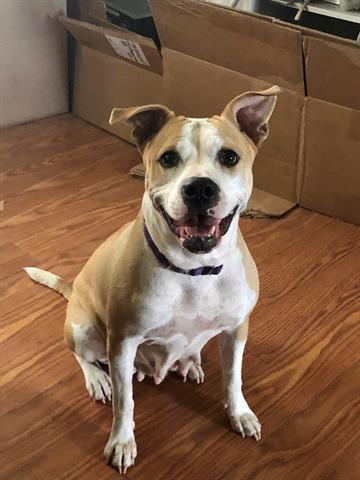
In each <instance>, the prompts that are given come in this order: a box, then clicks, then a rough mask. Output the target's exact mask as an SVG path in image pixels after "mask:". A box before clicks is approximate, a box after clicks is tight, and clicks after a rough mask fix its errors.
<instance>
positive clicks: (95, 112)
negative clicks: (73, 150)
mask: <svg viewBox="0 0 360 480" xmlns="http://www.w3.org/2000/svg"><path fill="white" fill-rule="evenodd" d="M94 1H95V3H96V0H92V2H94ZM98 3H101V2H98ZM151 6H152V9H153V13H154V18H155V22H156V25H157V28H158V32H159V35H160V39H161V41H162V55H163V58H162V59H161V56H160V54H159V52H158V51H157V49H156V47H155V45H154V44H153V42H152V41H151V40H149V39H145V38H144V37H140V36H139V35H136V34H133V33H131V32H127V31H122V30H121V29H120V28H118V27H116V28H113V27H112V26H110V25H107V26H106V27H105V28H104V27H103V25H106V23H105V21H104V19H103V18H101V19H98V20H97V21H96V23H98V26H97V27H96V28H95V29H94V25H91V24H87V23H85V22H78V27H79V29H80V27H81V28H82V29H85V30H86V31H87V34H86V35H85V37H86V38H84V32H83V31H82V35H81V36H80V34H79V29H78V30H77V31H74V23H73V24H72V27H73V28H72V33H73V34H74V36H75V37H76V38H77V40H78V41H79V42H80V43H79V44H78V48H77V59H76V69H75V91H74V105H73V110H74V113H76V114H77V115H79V116H81V117H82V118H84V119H86V120H88V121H90V122H92V123H94V124H96V125H98V126H100V127H102V128H105V129H106V130H108V131H111V132H112V133H114V134H116V135H118V136H120V137H121V138H124V139H125V140H128V141H131V136H130V130H129V128H128V127H126V126H121V127H110V125H108V123H107V122H108V118H109V114H110V111H111V108H112V107H113V106H115V105H116V106H125V107H126V106H134V105H141V104H146V103H164V104H166V105H168V106H169V107H170V108H172V109H174V110H175V111H176V113H179V114H184V115H189V116H195V117H199V116H209V115H213V114H216V113H219V112H220V111H221V110H222V108H223V107H224V106H225V104H226V103H227V102H228V101H229V100H230V99H231V98H232V97H234V96H235V95H237V94H239V93H242V92H243V91H246V90H261V89H263V88H267V87H268V86H270V85H272V84H273V83H277V84H279V85H280V86H282V87H283V88H284V93H283V94H282V95H281V96H280V97H279V101H278V105H277V108H276V110H275V113H274V116H273V118H272V120H271V125H270V137H269V139H268V140H267V141H266V142H265V144H264V146H263V147H262V149H261V151H260V153H259V155H258V157H257V159H256V161H255V165H254V180H255V187H257V188H258V190H259V191H260V192H262V193H261V194H260V196H259V195H257V196H256V195H254V197H255V198H254V201H255V203H256V202H257V201H258V199H259V198H260V197H261V198H262V202H260V201H259V203H258V205H255V210H256V209H258V210H260V211H263V212H264V211H265V213H270V214H271V213H272V214H275V215H278V214H279V213H284V211H286V210H288V209H289V208H291V207H292V206H293V205H294V204H295V202H299V203H300V204H301V205H304V206H307V207H308V208H312V209H314V210H318V211H321V212H322V213H327V214H331V215H335V216H338V217H339V218H342V219H344V220H348V221H352V222H354V223H360V218H359V212H360V206H359V205H354V201H355V200H356V199H358V197H357V196H356V195H354V194H351V195H348V193H349V192H350V190H351V191H352V192H354V191H355V188H354V184H353V183H354V178H355V176H354V173H356V172H354V170H353V169H354V168H356V166H357V164H355V165H354V162H349V160H348V159H347V160H346V162H345V163H344V164H343V177H344V178H345V177H346V178H349V179H350V180H352V182H353V183H352V184H351V188H350V190H349V182H348V183H347V184H346V188H345V184H344V185H343V186H342V185H341V183H340V184H338V183H337V184H336V186H337V190H334V189H333V186H331V185H330V183H329V182H330V179H331V178H332V174H333V170H331V168H330V163H329V162H327V160H326V158H324V157H319V156H318V153H317V151H316V142H317V140H316V139H317V138H318V136H319V139H320V137H321V135H324V131H322V130H321V129H319V128H318V126H317V125H316V124H314V122H315V121H319V120H320V121H321V119H320V118H319V116H317V117H316V119H315V117H314V115H313V114H312V111H310V112H309V111H308V110H307V109H309V108H312V106H309V105H312V104H313V103H314V102H316V100H314V102H309V101H306V102H305V97H304V95H303V94H304V91H305V84H306V83H307V84H308V93H309V95H313V96H314V97H318V98H319V99H321V100H327V101H332V102H334V103H340V104H341V105H344V106H349V105H352V106H354V105H355V106H357V104H356V103H355V99H354V98H355V95H354V93H355V92H354V88H355V87H354V84H352V85H350V88H349V84H346V82H345V79H346V76H347V75H348V74H349V73H351V74H352V75H353V76H355V79H356V78H357V77H356V75H358V74H359V70H358V68H357V66H358V62H359V48H358V47H357V46H354V45H352V44H351V43H350V42H347V44H346V42H341V41H340V42H337V41H332V40H328V39H327V38H328V36H326V35H325V38H326V39H323V37H322V35H321V34H319V33H318V32H316V34H315V35H314V36H313V37H312V36H307V37H304V36H303V34H302V32H300V31H299V30H296V29H295V28H294V27H293V26H287V25H284V24H279V23H275V22H272V21H271V19H270V20H269V19H263V18H258V16H256V15H248V14H245V13H241V12H236V11H232V10H229V9H225V8H222V7H218V6H214V5H209V4H202V3H199V2H195V1H193V0H176V1H168V0H152V2H151ZM94 18H95V16H94ZM63 21H64V23H65V24H67V25H66V26H67V28H69V23H68V22H69V19H64V20H63ZM71 22H74V21H73V20H71ZM195 27H196V28H195ZM69 30H70V28H69ZM95 34H96V35H97V36H98V39H97V41H96V42H95V41H94V36H95ZM99 35H100V37H101V36H102V38H103V40H101V41H100V40H99ZM109 35H111V36H115V37H117V38H120V39H121V38H123V39H125V40H128V41H130V42H136V43H137V44H138V45H139V47H140V48H141V49H142V50H143V52H145V46H146V47H147V48H149V49H150V52H151V55H149V53H148V56H149V57H150V56H151V62H149V65H144V64H139V63H138V62H137V60H138V59H137V57H135V61H134V59H131V58H124V57H122V56H121V55H119V52H116V49H115V50H114V48H113V45H111V42H109V40H108V38H107V36H109ZM104 42H105V43H104ZM106 42H107V43H106ZM349 43H350V44H349ZM108 44H109V45H110V47H109V46H108ZM323 44H325V45H323ZM105 45H106V46H105ZM210 47H211V48H210ZM325 47H327V49H326V52H327V55H328V58H327V61H326V62H325V64H326V65H325V66H326V67H327V70H326V69H324V72H325V73H324V74H323V76H324V78H323V80H324V82H325V83H324V82H323V83H321V78H320V79H319V81H317V80H316V78H317V77H316V78H315V76H314V68H315V75H317V71H316V65H317V64H318V59H317V57H316V55H318V56H320V58H321V51H322V50H324V52H325ZM111 48H113V49H112V50H111ZM114 51H115V53H114ZM234 51H235V54H234ZM249 52H250V53H249ZM334 52H335V53H336V55H335V53H334ZM344 52H345V53H344ZM144 54H145V53H144ZM240 54H241V55H240ZM303 55H304V56H305V67H306V69H305V74H306V76H307V78H306V79H304V65H303ZM334 55H335V57H334ZM342 55H345V57H346V60H348V61H343V62H342V66H344V68H345V70H344V71H343V73H342V74H341V75H340V74H339V73H338V71H337V70H336V64H334V61H332V59H333V58H335V60H336V59H338V58H341V56H342ZM145 56H146V55H145ZM140 58H142V57H141V56H140ZM146 58H147V57H146ZM159 65H161V66H162V68H163V72H162V74H161V72H160V71H159ZM354 65H355V67H354ZM332 69H335V71H336V72H337V74H336V75H334V74H332ZM309 74H310V75H311V76H310V75H309ZM332 77H334V78H336V82H334V83H333V84H331V82H329V79H331V78H332ZM305 80H306V81H305ZM339 85H340V86H343V87H345V88H343V89H342V91H339V88H337V87H338V86H339ZM346 87H347V88H346ZM357 98H359V96H358V97H357ZM305 103H306V105H305ZM323 103H326V102H323ZM332 107H333V108H332V109H330V110H329V112H330V113H331V115H332V118H333V122H334V125H336V123H337V122H338V121H339V118H340V117H337V114H336V109H337V108H340V109H343V106H337V105H335V104H334V105H333V106H332ZM305 110H306V111H305ZM329 112H328V113H329ZM347 114H349V113H347ZM343 117H344V114H343V115H342V118H343ZM358 129H359V127H358V126H356V125H354V128H353V130H354V132H353V133H352V138H358ZM310 131H311V132H310ZM309 132H310V133H309ZM307 135H310V136H309V139H310V138H311V139H312V141H311V142H308V141H307V139H306V137H307ZM332 140H333V146H332V150H331V152H327V154H328V155H329V154H332V153H333V152H336V151H338V150H339V148H340V144H339V142H340V139H339V138H338V137H335V138H334V137H333V138H332ZM354 148H355V147H354ZM325 153H326V152H325V150H322V151H321V152H319V154H321V155H325ZM314 156H315V157H316V160H314ZM344 158H345V157H344ZM299 160H300V161H299ZM299 166H300V168H299ZM313 167H314V168H313ZM303 175H304V178H303ZM324 181H326V182H328V183H327V185H324V184H323V182H324ZM317 182H319V184H318V183H317ZM333 183H336V182H333ZM343 188H344V194H343V196H342V200H341V204H342V207H341V208H339V207H335V205H336V204H338V203H337V201H339V198H340V196H341V195H340V193H341V191H342V189H343ZM311 192H312V193H311ZM310 193H311V194H310ZM266 195H268V196H269V199H270V200H269V202H264V201H263V200H264V198H265V197H266ZM256 197H257V199H256ZM335 197H336V198H337V199H338V200H337V201H336V200H334V198H335ZM274 198H275V199H277V200H278V205H275V204H274ZM283 200H285V202H284V201H283ZM264 208H269V209H268V210H264Z"/></svg>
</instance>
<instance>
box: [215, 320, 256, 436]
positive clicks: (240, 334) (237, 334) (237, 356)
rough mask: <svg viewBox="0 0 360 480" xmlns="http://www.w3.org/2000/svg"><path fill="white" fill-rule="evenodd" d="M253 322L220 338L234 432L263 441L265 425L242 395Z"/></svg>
mask: <svg viewBox="0 0 360 480" xmlns="http://www.w3.org/2000/svg"><path fill="white" fill-rule="evenodd" d="M248 322H249V319H248V318H246V319H245V320H244V322H243V323H242V324H241V325H240V326H239V327H237V328H236V329H235V330H232V331H224V332H222V333H221V335H220V354H221V363H222V370H223V379H224V387H225V397H226V400H225V403H226V407H227V411H228V415H229V420H230V423H231V426H232V428H233V430H235V431H236V432H238V433H241V435H242V436H243V437H245V435H247V436H249V437H254V438H255V439H256V440H260V438H261V425H260V422H259V420H258V419H257V417H256V416H255V415H254V413H253V412H252V410H251V409H250V407H249V405H248V403H247V401H246V400H245V398H244V395H243V393H242V376H241V370H242V360H243V354H244V350H245V344H246V339H247V332H248Z"/></svg>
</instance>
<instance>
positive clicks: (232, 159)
mask: <svg viewBox="0 0 360 480" xmlns="http://www.w3.org/2000/svg"><path fill="white" fill-rule="evenodd" d="M217 159H218V161H219V162H220V163H221V165H223V166H224V167H227V168H231V167H234V166H235V165H236V164H237V163H238V162H239V160H240V157H239V155H238V154H237V153H236V152H234V150H230V149H228V148H222V149H221V150H219V151H218V153H217Z"/></svg>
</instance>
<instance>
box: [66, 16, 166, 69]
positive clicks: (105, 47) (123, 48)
mask: <svg viewBox="0 0 360 480" xmlns="http://www.w3.org/2000/svg"><path fill="white" fill-rule="evenodd" d="M59 20H60V22H61V23H62V24H63V25H64V26H65V27H66V28H67V30H69V32H70V33H71V34H72V35H73V37H75V39H76V40H77V41H78V42H80V43H82V44H83V45H86V46H87V47H90V48H93V49H94V50H97V51H99V52H102V53H104V54H105V55H109V56H111V57H113V58H116V59H117V60H121V61H123V62H127V63H132V64H136V65H137V66H138V67H141V68H144V69H146V70H150V71H152V72H156V73H158V74H162V59H161V55H160V52H159V51H158V49H157V47H156V45H155V43H154V42H153V41H152V40H151V39H150V38H145V37H142V36H141V35H138V34H136V33H133V32H129V31H128V30H122V29H120V28H116V29H113V28H110V27H109V28H105V27H102V26H98V25H93V24H91V23H86V22H81V21H79V20H74V19H73V18H68V17H65V16H63V15H61V16H60V17H59Z"/></svg>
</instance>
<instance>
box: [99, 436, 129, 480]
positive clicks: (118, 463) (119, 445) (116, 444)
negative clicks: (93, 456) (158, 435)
mask: <svg viewBox="0 0 360 480" xmlns="http://www.w3.org/2000/svg"><path fill="white" fill-rule="evenodd" d="M104 455H105V458H106V463H107V464H109V465H112V466H113V467H115V468H117V469H118V470H119V472H120V473H123V474H125V473H126V472H127V469H128V468H129V467H131V466H132V465H134V464H135V458H136V455H137V450H136V442H135V438H134V436H132V437H130V439H128V440H126V441H122V440H121V439H120V437H113V436H112V435H110V438H109V441H108V442H107V444H106V446H105V448H104Z"/></svg>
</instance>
